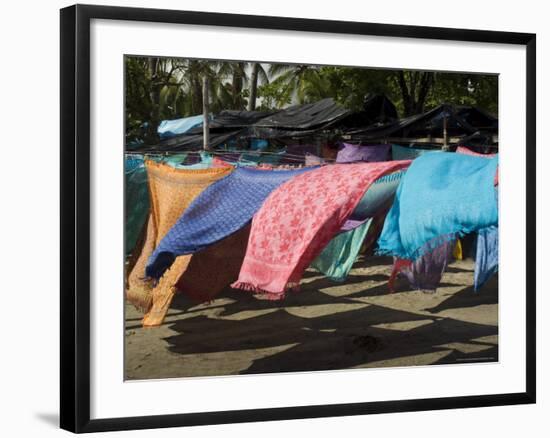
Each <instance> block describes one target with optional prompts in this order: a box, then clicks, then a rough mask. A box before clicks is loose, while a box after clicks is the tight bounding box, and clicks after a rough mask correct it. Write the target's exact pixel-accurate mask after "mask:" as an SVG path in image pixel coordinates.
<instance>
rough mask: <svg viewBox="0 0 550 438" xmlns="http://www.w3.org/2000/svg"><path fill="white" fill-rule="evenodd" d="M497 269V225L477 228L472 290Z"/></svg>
mask: <svg viewBox="0 0 550 438" xmlns="http://www.w3.org/2000/svg"><path fill="white" fill-rule="evenodd" d="M497 271H498V227H489V228H484V229H482V230H479V233H478V236H477V244H476V266H475V271H474V290H476V291H477V290H479V289H480V288H481V287H482V286H483V285H484V284H485V282H486V281H487V280H489V278H491V277H492V276H493V274H495V273H496V272H497Z"/></svg>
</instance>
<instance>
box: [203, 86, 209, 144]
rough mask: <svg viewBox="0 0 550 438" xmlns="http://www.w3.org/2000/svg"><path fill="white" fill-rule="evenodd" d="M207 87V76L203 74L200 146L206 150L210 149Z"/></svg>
mask: <svg viewBox="0 0 550 438" xmlns="http://www.w3.org/2000/svg"><path fill="white" fill-rule="evenodd" d="M208 94H209V87H208V78H207V77H206V76H205V77H204V79H203V81H202V118H203V120H202V137H203V141H202V148H203V149H204V150H205V151H207V150H209V149H210V127H209V125H208V124H209V119H210V106H209V100H210V99H209V96H208Z"/></svg>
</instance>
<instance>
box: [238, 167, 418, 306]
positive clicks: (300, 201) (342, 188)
mask: <svg viewBox="0 0 550 438" xmlns="http://www.w3.org/2000/svg"><path fill="white" fill-rule="evenodd" d="M408 164H409V162H396V161H393V162H383V163H357V164H335V165H331V166H324V167H321V168H318V169H315V170H312V171H311V172H305V173H303V174H301V175H298V176H296V177H294V178H292V179H291V180H290V181H287V182H286V183H284V184H282V185H281V186H280V187H279V188H278V189H276V190H274V191H273V192H272V193H271V195H269V197H268V198H267V199H266V201H265V202H264V203H263V205H262V207H261V208H260V210H259V211H258V212H257V213H256V215H255V216H254V219H253V220H252V230H251V233H250V238H249V241H248V248H247V251H246V256H245V259H244V263H243V266H242V268H241V272H240V274H239V280H238V281H237V282H235V283H234V284H233V285H232V286H233V287H235V288H240V289H245V290H250V291H254V292H258V293H262V292H263V293H267V294H268V297H270V298H273V299H279V298H282V297H283V296H284V293H285V291H286V290H287V289H289V288H296V287H297V286H298V285H299V282H300V279H301V278H302V274H303V272H304V270H305V269H306V268H307V267H308V266H309V265H310V264H311V262H312V261H313V260H314V259H315V257H316V256H317V255H318V254H319V253H320V252H321V250H322V249H323V248H324V247H325V246H326V245H327V244H328V242H329V241H330V239H331V238H332V237H333V236H334V235H335V234H336V233H337V232H338V231H339V230H340V228H341V227H342V225H343V224H344V222H345V220H346V219H347V218H348V217H349V215H350V214H351V212H352V211H353V209H354V208H355V207H356V206H357V204H358V203H359V201H360V199H361V197H362V196H363V194H364V193H365V191H366V190H368V188H369V187H370V185H371V184H372V183H373V182H374V181H375V180H376V179H377V178H379V177H380V176H382V175H385V174H387V173H389V172H392V171H395V170H399V169H401V168H403V167H405V166H407V165H408Z"/></svg>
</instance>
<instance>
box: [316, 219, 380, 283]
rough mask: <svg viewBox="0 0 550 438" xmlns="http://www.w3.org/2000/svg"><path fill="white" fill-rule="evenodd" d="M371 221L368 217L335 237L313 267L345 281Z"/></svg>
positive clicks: (335, 279)
mask: <svg viewBox="0 0 550 438" xmlns="http://www.w3.org/2000/svg"><path fill="white" fill-rule="evenodd" d="M371 221H372V219H368V220H367V221H366V222H363V223H362V224H361V225H359V226H358V227H356V228H354V229H353V230H350V231H346V232H344V233H340V234H337V235H336V236H335V237H333V238H332V240H331V241H330V242H329V244H328V245H327V246H325V248H324V249H323V252H321V254H319V255H318V256H317V257H316V258H315V260H313V262H312V263H311V267H312V268H314V269H316V270H317V271H319V272H321V273H323V274H324V275H325V276H327V277H328V278H330V279H331V280H333V281H339V282H341V281H344V280H345V279H346V278H347V276H348V274H349V271H351V268H352V267H353V264H354V263H355V260H356V259H357V255H358V254H359V250H360V249H361V246H362V244H363V241H364V240H365V236H366V235H367V232H368V231H369V227H370V224H371Z"/></svg>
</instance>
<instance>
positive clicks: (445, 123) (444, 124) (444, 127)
mask: <svg viewBox="0 0 550 438" xmlns="http://www.w3.org/2000/svg"><path fill="white" fill-rule="evenodd" d="M442 149H443V151H445V152H447V151H448V150H449V144H448V137H447V116H444V117H443V148H442Z"/></svg>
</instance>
